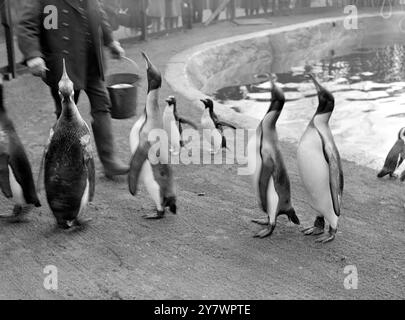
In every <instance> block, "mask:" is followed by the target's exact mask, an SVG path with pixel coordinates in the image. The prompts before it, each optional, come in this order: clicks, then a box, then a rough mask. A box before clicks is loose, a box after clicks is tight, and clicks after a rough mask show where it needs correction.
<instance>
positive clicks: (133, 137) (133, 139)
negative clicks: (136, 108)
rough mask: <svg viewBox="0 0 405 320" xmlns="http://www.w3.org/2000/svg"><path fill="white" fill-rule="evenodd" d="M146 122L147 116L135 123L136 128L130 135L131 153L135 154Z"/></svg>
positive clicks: (134, 127) (133, 128)
mask: <svg viewBox="0 0 405 320" xmlns="http://www.w3.org/2000/svg"><path fill="white" fill-rule="evenodd" d="M144 122H145V115H142V116H140V117H139V119H138V120H137V121H136V122H135V124H134V126H133V127H132V129H131V133H130V134H129V146H130V150H131V153H132V154H134V153H135V150H136V148H138V145H139V134H140V131H141V128H142V125H143V124H144Z"/></svg>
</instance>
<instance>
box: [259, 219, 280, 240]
mask: <svg viewBox="0 0 405 320" xmlns="http://www.w3.org/2000/svg"><path fill="white" fill-rule="evenodd" d="M275 228H276V225H275V224H274V225H272V224H270V223H269V224H268V226H267V228H264V229H263V230H260V231H259V232H258V233H256V234H255V236H254V237H255V238H260V239H264V238H267V237H270V236H271V235H272V234H273V231H274V229H275Z"/></svg>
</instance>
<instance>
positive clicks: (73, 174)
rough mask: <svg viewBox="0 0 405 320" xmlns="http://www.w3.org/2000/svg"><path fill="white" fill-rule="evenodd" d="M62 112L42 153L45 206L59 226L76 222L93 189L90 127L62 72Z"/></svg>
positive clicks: (60, 85)
mask: <svg viewBox="0 0 405 320" xmlns="http://www.w3.org/2000/svg"><path fill="white" fill-rule="evenodd" d="M58 85H59V95H60V98H61V100H62V113H61V115H60V117H59V119H58V120H57V122H56V124H55V125H54V127H53V129H52V130H51V135H50V137H49V144H48V145H47V146H46V147H45V155H44V184H45V192H46V197H47V200H48V204H49V207H50V209H51V211H52V213H53V215H54V216H55V218H56V222H57V224H58V226H59V227H60V228H62V229H69V228H71V227H75V226H80V225H81V222H80V221H79V220H78V216H79V215H80V214H81V213H82V211H83V210H84V209H85V207H86V205H87V204H88V202H91V201H93V198H94V193H95V166H94V158H93V151H92V147H91V141H90V140H91V135H90V129H89V127H88V125H87V123H86V122H85V121H84V120H83V118H82V117H81V115H80V113H79V110H78V109H77V106H76V104H75V103H74V101H73V96H74V86H73V82H72V81H71V80H70V79H69V76H68V74H67V72H66V65H65V60H63V73H62V77H61V80H60V81H59V84H58Z"/></svg>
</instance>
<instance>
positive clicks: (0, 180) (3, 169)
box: [0, 153, 13, 198]
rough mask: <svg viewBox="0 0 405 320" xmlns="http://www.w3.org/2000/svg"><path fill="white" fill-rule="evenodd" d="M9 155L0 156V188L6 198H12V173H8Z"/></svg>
mask: <svg viewBox="0 0 405 320" xmlns="http://www.w3.org/2000/svg"><path fill="white" fill-rule="evenodd" d="M8 158H9V157H8V154H6V153H2V154H0V188H1V191H2V192H3V194H4V196H5V197H6V198H12V197H13V192H12V191H11V187H10V173H9V172H8Z"/></svg>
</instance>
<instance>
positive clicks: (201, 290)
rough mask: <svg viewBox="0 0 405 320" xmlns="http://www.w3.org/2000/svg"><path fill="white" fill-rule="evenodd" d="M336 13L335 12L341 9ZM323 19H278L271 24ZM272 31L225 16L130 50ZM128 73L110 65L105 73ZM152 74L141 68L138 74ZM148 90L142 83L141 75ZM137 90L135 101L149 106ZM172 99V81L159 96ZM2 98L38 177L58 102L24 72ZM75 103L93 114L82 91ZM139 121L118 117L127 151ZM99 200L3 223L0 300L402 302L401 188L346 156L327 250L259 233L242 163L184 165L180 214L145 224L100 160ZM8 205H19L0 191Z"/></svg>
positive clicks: (143, 199)
mask: <svg viewBox="0 0 405 320" xmlns="http://www.w3.org/2000/svg"><path fill="white" fill-rule="evenodd" d="M336 14H339V13H336ZM317 17H319V16H311V15H305V16H299V17H294V19H292V18H291V17H278V18H274V20H273V21H274V26H280V25H285V24H289V23H291V22H292V21H294V22H301V21H306V20H310V19H313V18H317ZM265 28H269V26H268V25H266V26H235V25H234V24H232V23H228V22H225V23H220V24H216V25H213V26H210V27H208V28H202V27H200V28H196V29H193V30H191V31H187V32H184V33H181V32H180V33H175V34H171V35H169V36H165V37H161V38H157V39H150V40H149V41H147V42H142V43H134V44H131V45H127V46H126V50H127V55H128V56H129V57H132V58H134V59H135V60H136V61H137V62H138V63H139V65H140V66H141V67H142V68H143V66H144V64H143V63H141V59H140V53H139V52H140V50H144V51H145V52H147V53H148V54H149V56H150V58H151V60H152V61H153V62H154V63H155V64H156V65H157V67H158V68H160V69H161V70H162V72H163V71H164V69H165V65H166V63H167V61H168V60H169V59H170V57H172V56H173V55H174V54H176V53H179V52H180V51H182V50H185V49H187V48H189V47H191V46H193V45H197V44H201V43H203V42H205V41H211V40H214V39H219V38H224V37H227V36H232V35H235V34H239V33H247V32H252V31H257V30H262V29H265ZM128 68H130V67H129V66H128V65H126V64H125V62H110V68H109V72H111V73H114V72H118V71H122V70H129V69H128ZM141 74H142V76H143V78H145V72H144V70H143V71H142V73H141ZM142 86H143V87H144V86H145V81H144V80H143V83H142ZM145 93H146V92H145V90H144V89H140V92H139V103H138V104H139V106H143V105H144V103H145ZM170 94H173V92H172V91H171V89H170V88H169V87H168V86H167V84H166V83H163V87H162V90H161V103H162V105H163V99H164V98H165V97H166V96H168V95H170ZM5 95H6V103H7V108H8V110H9V113H10V116H11V118H12V119H13V120H14V123H15V125H16V128H17V130H18V132H19V135H20V137H21V139H22V141H23V143H24V145H25V146H26V149H27V152H28V154H29V158H30V160H31V162H32V165H33V168H34V173H35V175H36V174H37V172H38V168H39V162H40V157H41V154H42V149H43V145H44V143H45V141H46V139H47V136H48V131H49V127H50V126H51V125H52V124H53V121H54V117H53V104H52V101H51V98H50V95H49V92H48V89H47V87H46V86H45V85H44V84H43V83H42V82H41V81H40V80H38V79H37V78H33V77H31V76H29V75H25V76H21V77H19V78H18V79H16V80H13V81H12V82H8V83H6V91H5ZM178 103H179V113H180V114H182V115H187V116H188V117H189V118H192V119H193V120H194V121H197V122H199V119H200V117H201V110H198V109H195V108H190V107H189V106H190V102H189V101H187V100H185V99H184V98H183V97H181V96H178ZM79 109H80V111H81V113H82V115H83V116H84V117H85V120H86V121H88V122H89V121H90V119H89V115H88V114H89V106H88V101H87V98H85V95H83V96H82V98H81V101H80V103H79ZM133 123H134V119H132V120H121V121H114V132H115V135H116V142H117V149H118V150H119V156H120V157H121V158H123V159H125V160H129V158H130V153H129V147H128V135H129V132H130V129H131V127H132V125H133ZM282 152H283V155H284V157H285V161H286V164H287V167H288V170H289V174H290V179H291V183H292V194H293V204H294V206H295V209H296V211H297V213H298V216H299V218H300V219H301V223H302V225H303V226H307V225H310V224H312V222H313V220H314V212H313V210H312V209H311V208H310V206H309V203H308V200H307V197H306V195H305V192H304V189H303V185H302V183H301V181H300V179H299V176H298V172H297V166H296V145H294V144H290V143H287V142H284V143H283V144H282ZM96 166H97V180H96V183H97V185H96V197H95V201H94V203H93V204H91V205H90V206H89V208H88V210H87V212H86V213H85V216H86V217H90V218H92V221H91V222H90V223H89V224H88V226H87V228H85V229H84V230H81V231H77V232H65V231H60V230H57V229H56V228H55V221H54V219H53V217H52V214H51V213H50V211H49V208H48V206H47V204H46V199H45V196H44V192H43V191H42V195H41V200H42V203H43V207H42V208H40V209H36V210H34V211H33V212H32V213H31V214H30V215H29V216H28V218H27V220H26V221H25V222H24V223H18V224H10V223H7V222H5V221H0V255H1V257H2V258H1V260H0V298H1V299H8V298H12V299H84V298H90V299H101V298H104V299H384V298H386V299H401V298H402V299H403V298H404V297H405V273H404V266H405V262H404V253H405V251H404V244H405V235H404V229H405V209H404V207H403V205H404V198H405V197H404V186H403V185H401V183H400V182H398V181H388V180H384V181H378V180H377V178H376V172H374V171H373V170H370V169H368V168H365V167H361V166H358V165H356V164H355V163H353V162H350V161H344V162H343V166H344V172H345V178H346V181H345V182H346V183H345V193H344V205H343V212H342V218H341V220H340V228H339V232H338V235H337V238H336V240H335V241H334V242H332V243H330V244H327V245H320V244H316V243H315V242H314V239H313V238H312V237H309V238H306V237H304V236H303V235H302V234H301V232H300V229H299V228H298V227H296V226H293V225H291V224H289V223H288V222H287V221H286V219H285V218H280V219H279V223H278V226H277V228H276V230H275V233H274V234H273V236H272V237H271V238H268V239H264V240H258V239H254V238H253V235H254V233H255V232H256V231H257V230H258V227H257V226H254V225H252V224H251V223H250V219H251V218H257V217H261V216H262V215H263V214H262V212H261V210H260V209H259V207H258V204H257V201H256V197H255V194H254V193H253V191H252V187H251V183H250V179H249V178H248V177H243V176H238V175H237V169H238V167H239V166H238V165H189V166H184V165H176V166H174V171H175V180H176V185H177V195H178V207H179V212H178V215H177V216H173V215H171V214H168V215H167V217H166V218H165V219H163V220H161V221H145V220H144V219H143V218H142V217H141V216H142V214H144V213H150V212H152V211H153V210H154V205H153V203H152V201H151V199H150V198H149V196H148V195H147V194H146V191H145V190H144V189H143V188H142V189H141V192H140V193H139V195H138V196H137V197H132V196H131V195H130V194H129V192H128V186H127V182H126V178H121V179H117V180H116V181H108V180H106V179H105V178H104V177H103V175H102V170H101V165H100V163H99V162H98V160H97V163H96ZM0 205H1V208H2V209H3V212H7V211H9V210H11V208H12V204H10V203H9V202H7V201H6V200H5V199H4V197H1V198H0ZM48 265H54V266H56V267H57V268H58V278H59V281H58V290H57V291H48V290H46V289H45V288H44V286H43V281H44V278H45V276H46V275H45V274H44V268H45V267H46V266H48ZM350 265H352V266H355V267H356V268H357V272H358V289H357V290H347V289H345V286H344V281H345V278H346V277H347V274H345V268H346V267H347V266H350Z"/></svg>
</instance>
